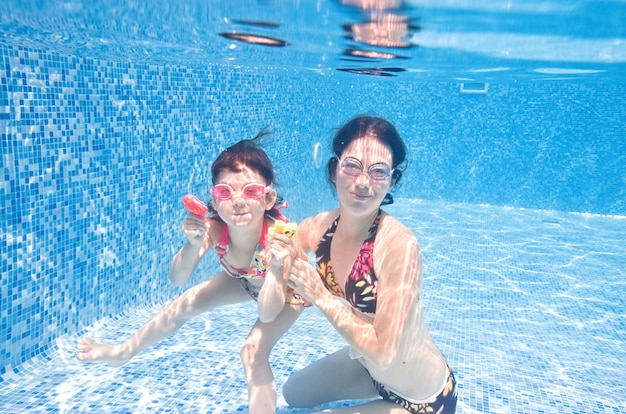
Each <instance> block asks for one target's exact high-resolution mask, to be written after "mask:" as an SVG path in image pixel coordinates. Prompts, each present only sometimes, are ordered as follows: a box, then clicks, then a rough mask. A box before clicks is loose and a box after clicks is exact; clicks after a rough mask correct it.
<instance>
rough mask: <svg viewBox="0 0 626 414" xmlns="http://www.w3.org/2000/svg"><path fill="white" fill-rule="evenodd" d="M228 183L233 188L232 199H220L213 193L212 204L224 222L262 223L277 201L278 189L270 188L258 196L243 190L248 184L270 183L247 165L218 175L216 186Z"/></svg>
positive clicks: (232, 224)
mask: <svg viewBox="0 0 626 414" xmlns="http://www.w3.org/2000/svg"><path fill="white" fill-rule="evenodd" d="M219 184H226V185H228V186H230V187H231V188H232V190H233V192H232V195H231V197H230V199H219V198H217V197H215V195H214V194H211V204H212V205H213V207H214V208H215V210H216V211H217V214H219V216H220V218H221V219H222V220H223V221H224V223H226V224H228V225H229V226H235V227H246V226H255V225H260V223H262V221H263V218H264V217H265V212H266V211H268V210H271V208H272V207H273V206H274V202H275V201H276V191H275V190H274V189H272V188H268V189H267V192H265V191H263V193H262V194H260V195H259V196H258V197H254V196H253V197H251V196H250V191H246V194H245V195H244V193H243V192H242V190H243V188H244V186H245V185H247V184H260V185H262V186H263V187H266V186H267V185H268V184H267V183H266V182H265V180H264V179H263V176H261V175H260V174H259V173H258V172H256V171H254V170H252V169H250V168H249V167H247V166H244V167H243V168H242V171H241V172H233V171H229V170H226V171H222V172H221V173H220V174H219V176H218V177H217V181H216V186H217V185H219Z"/></svg>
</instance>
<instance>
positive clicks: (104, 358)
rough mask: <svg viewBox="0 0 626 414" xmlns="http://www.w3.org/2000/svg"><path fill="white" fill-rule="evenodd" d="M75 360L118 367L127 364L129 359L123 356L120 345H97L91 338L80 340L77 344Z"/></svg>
mask: <svg viewBox="0 0 626 414" xmlns="http://www.w3.org/2000/svg"><path fill="white" fill-rule="evenodd" d="M76 359H78V360H79V361H101V362H106V363H107V364H109V365H110V366H112V367H119V366H122V365H124V364H125V363H126V362H128V360H129V359H130V357H128V356H126V355H124V352H123V351H122V349H121V345H105V344H99V343H97V342H94V341H93V340H92V339H91V338H81V340H80V341H79V342H78V352H77V353H76Z"/></svg>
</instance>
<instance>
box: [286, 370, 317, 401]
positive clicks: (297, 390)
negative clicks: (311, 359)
mask: <svg viewBox="0 0 626 414" xmlns="http://www.w3.org/2000/svg"><path fill="white" fill-rule="evenodd" d="M303 391H304V389H303V387H302V384H299V380H298V378H297V377H294V376H293V375H292V376H290V377H289V378H288V379H287V381H286V382H285V384H283V398H284V399H285V402H286V403H287V404H288V405H289V406H290V407H293V408H311V407H313V405H311V402H310V401H307V398H306V396H305V395H304V393H303Z"/></svg>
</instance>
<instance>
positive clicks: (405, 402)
mask: <svg viewBox="0 0 626 414" xmlns="http://www.w3.org/2000/svg"><path fill="white" fill-rule="evenodd" d="M380 215H381V210H378V215H377V216H376V219H375V220H374V223H372V226H371V227H370V229H369V230H368V232H367V237H366V238H365V241H364V242H363V245H362V246H361V250H360V251H359V254H358V255H357V258H356V260H355V261H354V264H353V265H352V269H351V270H350V274H349V275H348V279H346V286H345V291H344V289H342V288H341V286H339V284H338V283H337V280H336V279H335V272H334V271H333V266H332V263H331V261H330V245H331V242H332V240H333V236H334V235H335V230H336V229H337V224H339V217H337V218H336V219H335V221H333V223H332V224H331V225H330V227H329V228H328V230H327V231H326V233H325V234H324V237H322V239H321V240H320V243H319V245H318V247H317V251H316V252H315V254H316V261H317V271H318V273H319V274H320V276H321V278H322V281H323V282H324V285H325V286H326V289H328V290H329V291H330V292H331V293H332V294H333V295H335V296H339V297H341V298H344V299H346V300H347V301H348V302H349V303H350V305H351V306H352V307H354V308H356V309H358V310H360V311H361V312H364V313H366V314H370V315H374V314H375V313H376V288H377V287H378V278H377V277H376V274H375V273H374V239H376V232H377V230H378V224H379V223H380ZM447 368H448V378H447V379H446V382H445V384H444V385H443V387H442V390H441V391H440V392H439V393H438V394H436V395H434V396H433V397H431V398H429V399H427V400H424V401H414V400H411V399H409V398H406V397H403V396H401V395H399V394H397V393H396V392H394V391H393V390H392V389H390V388H388V387H387V386H385V385H384V384H381V383H380V382H378V381H376V380H375V379H374V378H372V382H373V383H374V386H375V387H376V389H377V390H378V393H379V395H380V396H381V397H382V398H383V399H384V400H386V401H391V402H393V403H395V404H397V405H399V406H401V407H403V408H405V409H406V410H408V411H409V412H410V413H415V414H416V413H431V412H432V413H454V412H455V410H456V401H457V387H456V379H455V377H454V373H453V372H452V370H451V369H450V367H449V366H448V367H447ZM368 373H369V372H368Z"/></svg>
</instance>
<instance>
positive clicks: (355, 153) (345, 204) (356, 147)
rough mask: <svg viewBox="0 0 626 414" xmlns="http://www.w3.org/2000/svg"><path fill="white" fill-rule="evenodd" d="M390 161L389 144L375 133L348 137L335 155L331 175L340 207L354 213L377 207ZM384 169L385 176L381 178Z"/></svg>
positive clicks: (384, 191) (385, 186)
mask: <svg viewBox="0 0 626 414" xmlns="http://www.w3.org/2000/svg"><path fill="white" fill-rule="evenodd" d="M392 161H393V156H392V153H391V150H390V149H389V147H387V146H386V145H384V144H382V143H381V142H380V141H378V140H377V139H376V138H375V137H371V136H365V137H361V138H357V139H355V140H354V141H352V142H351V143H350V144H349V145H348V146H347V147H346V149H345V151H344V152H343V154H342V155H341V157H340V158H339V163H338V165H337V171H336V175H335V177H336V179H335V184H336V188H337V196H338V197H339V203H340V205H341V207H342V208H347V209H349V210H351V211H353V212H354V213H356V214H368V213H372V212H374V211H377V210H378V208H379V207H380V203H381V202H382V201H383V199H384V198H385V195H386V194H387V193H388V192H389V190H390V189H391V172H392V171H391V165H392ZM359 164H360V165H359ZM359 167H360V171H359ZM385 172H388V173H389V174H388V177H386V178H381V177H382V176H384V175H385V174H384V173H385Z"/></svg>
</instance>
